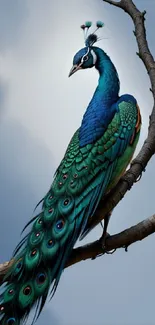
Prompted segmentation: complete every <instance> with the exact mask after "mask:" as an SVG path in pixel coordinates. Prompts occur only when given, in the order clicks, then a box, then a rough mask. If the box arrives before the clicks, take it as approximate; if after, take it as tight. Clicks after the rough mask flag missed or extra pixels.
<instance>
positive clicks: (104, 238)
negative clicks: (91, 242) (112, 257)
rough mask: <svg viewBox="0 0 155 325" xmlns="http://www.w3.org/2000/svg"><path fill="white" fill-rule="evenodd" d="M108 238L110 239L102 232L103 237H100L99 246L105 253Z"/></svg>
mask: <svg viewBox="0 0 155 325" xmlns="http://www.w3.org/2000/svg"><path fill="white" fill-rule="evenodd" d="M108 237H110V235H109V234H108V233H107V232H106V233H104V232H103V235H102V237H101V245H102V249H103V251H104V252H105V253H107V251H106V240H107V238H108Z"/></svg>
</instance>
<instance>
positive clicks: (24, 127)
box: [0, 0, 155, 325]
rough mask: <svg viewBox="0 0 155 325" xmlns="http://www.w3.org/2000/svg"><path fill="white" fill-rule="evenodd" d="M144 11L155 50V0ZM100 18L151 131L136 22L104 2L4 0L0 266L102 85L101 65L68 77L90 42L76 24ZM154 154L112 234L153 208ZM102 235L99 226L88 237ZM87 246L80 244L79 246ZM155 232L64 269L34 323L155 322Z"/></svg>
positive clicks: (143, 1)
mask: <svg viewBox="0 0 155 325" xmlns="http://www.w3.org/2000/svg"><path fill="white" fill-rule="evenodd" d="M135 3H136V4H137V6H138V7H139V8H140V9H141V10H144V9H146V10H147V16H146V19H147V21H146V26H147V39H148V41H149V45H150V48H151V50H152V53H153V54H154V55H155V41H154V27H155V26H154V25H155V23H154V21H155V0H136V1H135ZM85 20H92V21H94V22H96V20H103V21H104V23H105V28H104V29H102V30H101V31H100V33H99V35H100V36H103V37H109V39H108V40H107V39H105V40H103V41H101V42H99V43H98V46H100V47H102V48H103V49H104V50H105V51H106V52H107V53H108V54H109V55H110V57H111V59H112V61H113V62H114V64H115V65H116V67H117V70H118V73H119V77H120V82H121V94H122V93H126V92H127V93H131V94H133V95H134V96H135V97H136V98H137V101H138V103H139V106H140V108H141V112H142V118H143V128H142V134H141V139H140V143H139V146H138V148H140V146H141V144H142V142H143V140H144V137H145V136H146V134H147V126H148V116H149V114H150V112H151V109H152V104H153V101H152V97H151V93H150V91H149V88H150V83H149V79H148V75H147V73H146V71H145V68H144V66H143V64H142V62H141V61H140V60H139V58H138V57H137V56H136V54H135V53H136V51H137V45H136V41H135V37H134V35H133V33H132V30H133V24H132V22H131V19H130V18H129V17H128V16H127V15H126V14H125V13H124V12H123V11H121V10H120V9H117V8H114V7H113V6H110V5H108V4H104V3H103V1H102V0H95V1H94V0H85V1H83V0H66V1H58V0H33V1H32V0H14V1H12V0H0V204H1V227H0V247H1V254H0V262H3V261H6V260H8V259H9V258H10V256H11V254H12V251H13V249H14V247H15V246H16V244H17V243H18V242H19V240H20V237H19V235H20V231H21V229H22V228H23V227H24V225H25V223H26V222H27V221H28V220H29V219H30V218H31V216H32V212H33V209H34V207H35V205H36V203H37V202H38V201H39V200H40V199H41V198H42V197H43V196H44V195H45V194H46V192H47V191H48V189H49V187H50V185H51V182H52V179H53V174H54V171H55V169H56V167H57V165H58V164H59V162H60V160H61V159H62V157H63V155H64V152H65V149H66V147H67V145H68V142H69V140H70V138H71V136H72V134H73V132H74V131H75V130H76V129H77V128H78V127H79V124H80V121H81V118H82V116H83V114H84V111H85V109H86V107H87V105H88V103H89V101H90V99H91V96H92V94H93V91H94V89H95V87H96V84H97V80H98V74H97V72H96V71H95V69H90V70H88V71H83V72H79V73H77V74H75V75H74V76H73V77H72V78H68V73H69V70H70V68H71V66H72V58H73V56H74V54H75V53H76V52H77V51H78V50H79V49H80V48H82V47H83V46H84V41H83V34H82V31H81V30H80V28H79V26H80V25H81V24H82V23H84V22H85ZM154 163H155V161H154V158H153V159H152V161H151V163H150V164H149V166H148V167H147V171H146V173H144V175H143V178H142V180H141V181H140V182H139V183H137V184H136V185H135V186H134V187H133V189H132V191H131V192H129V193H128V194H127V195H126V196H125V198H124V200H123V201H122V202H121V203H120V204H119V205H118V206H117V208H116V209H115V211H114V213H113V216H112V219H111V223H110V226H109V232H110V233H116V232H118V231H121V230H123V229H125V228H126V227H129V226H131V225H133V224H136V223H137V222H139V221H140V220H142V219H144V218H145V217H147V216H150V215H151V214H153V213H154V212H155V203H154V182H155V173H154ZM100 234H101V227H100V226H98V227H97V228H96V229H95V230H94V231H93V232H92V233H91V234H90V235H89V237H88V238H87V239H86V240H85V241H84V242H83V243H85V242H86V241H92V240H94V239H96V238H98V237H99V236H100ZM81 244H82V243H81ZM154 246H155V237H154V235H152V236H150V237H149V238H147V239H146V240H144V241H142V242H140V243H136V244H134V245H133V246H131V247H130V248H129V252H128V253H125V252H124V250H123V249H122V250H118V251H117V252H116V253H115V254H114V255H108V256H104V257H102V258H98V259H96V260H95V261H85V262H81V263H79V264H78V265H75V266H72V267H70V268H69V269H67V270H65V272H64V273H63V276H62V278H61V281H60V284H59V287H58V289H57V293H56V295H55V296H54V299H53V300H52V301H51V302H50V303H47V304H46V307H45V309H44V311H43V312H42V316H41V317H40V319H39V320H38V322H37V324H38V325H43V324H46V325H49V324H50V325H51V324H52V325H73V324H74V325H87V324H89V325H94V324H95V325H101V324H102V325H103V324H105V325H143V324H149V325H151V324H154V300H155V284H154V274H155V253H154Z"/></svg>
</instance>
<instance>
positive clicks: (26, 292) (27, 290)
mask: <svg viewBox="0 0 155 325" xmlns="http://www.w3.org/2000/svg"><path fill="white" fill-rule="evenodd" d="M30 293H31V287H30V286H26V287H25V288H24V290H23V294H24V295H25V296H28V295H29V294H30Z"/></svg>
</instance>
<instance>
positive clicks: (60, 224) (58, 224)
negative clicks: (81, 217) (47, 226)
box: [55, 218, 65, 231]
mask: <svg viewBox="0 0 155 325" xmlns="http://www.w3.org/2000/svg"><path fill="white" fill-rule="evenodd" d="M64 225H65V221H64V220H63V219H62V218H61V219H59V220H58V221H57V222H56V225H55V227H56V230H58V231H61V230H62V229H63V227H64Z"/></svg>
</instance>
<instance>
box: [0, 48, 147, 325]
mask: <svg viewBox="0 0 155 325" xmlns="http://www.w3.org/2000/svg"><path fill="white" fill-rule="evenodd" d="M92 49H94V51H95V49H98V48H93V47H92V48H91V50H92ZM81 51H82V53H83V49H82V50H81ZM97 51H98V50H96V56H97V55H98V60H99V58H100V57H99V55H100V56H104V55H105V53H104V52H103V51H102V52H103V53H102V52H101V54H97ZM82 55H83V54H82ZM84 55H85V54H84ZM89 55H92V53H91V52H90V54H89ZM78 56H79V53H78V54H77V55H76V60H79V59H78ZM87 56H88V50H87ZM94 57H95V56H93V60H94ZM82 58H83V57H82ZM91 59H92V58H91ZM102 60H103V58H102ZM108 60H109V62H111V61H110V59H108ZM82 62H84V61H82ZM107 62H108V61H107V57H106V60H105V66H104V69H103V70H104V73H105V75H106V76H110V79H109V80H112V82H114V81H115V80H116V83H117V80H118V77H117V75H115V69H114V68H113V66H112V63H109V62H108V64H107ZM83 64H85V63H83ZM102 64H103V65H104V60H103V63H102ZM94 65H95V62H94ZM110 65H111V66H110ZM106 66H107V69H108V70H107V71H108V72H107V73H106ZM80 67H81V65H80ZM90 67H92V61H91V60H90ZM97 67H98V69H99V71H100V70H101V68H100V66H99V63H98V66H97V63H96V68H97ZM110 69H111V70H110ZM112 69H114V71H113V70H112ZM112 72H113V74H112ZM100 74H101V75H102V70H101V71H100ZM112 75H113V78H111V76H112ZM99 85H100V87H99V88H97V92H96V93H95V95H94V101H93V100H92V101H91V105H90V108H89V109H88V111H87V114H86V115H85V117H84V120H83V122H82V123H83V124H82V125H81V127H80V128H79V129H78V130H77V131H76V132H75V134H74V136H73V137H72V139H71V142H70V143H69V146H68V148H67V151H66V154H65V156H64V158H63V160H62V162H61V164H60V166H59V167H58V169H57V171H56V174H55V177H54V181H53V184H52V185H51V188H50V190H49V192H48V193H47V195H46V196H45V198H44V199H43V204H42V211H41V213H40V214H39V215H37V216H36V217H35V218H33V219H32V220H31V221H30V222H29V223H28V225H30V224H31V223H32V222H33V225H32V229H31V231H30V232H29V233H28V234H27V235H26V236H25V237H24V238H23V240H22V241H21V243H19V245H18V246H17V248H16V250H15V262H14V264H13V266H12V267H11V268H10V270H9V271H8V273H7V275H6V278H5V280H6V282H7V281H8V283H7V284H6V287H5V290H4V293H3V294H2V296H1V304H0V319H1V324H2V325H17V324H21V322H22V321H23V320H25V319H26V317H27V316H28V315H29V312H30V310H31V308H32V307H33V306H35V307H36V314H35V316H36V317H37V316H38V315H39V314H40V312H41V310H42V308H43V306H44V303H45V301H46V298H47V295H48V293H49V288H50V286H51V284H52V288H51V292H50V295H53V294H54V292H55V290H56V288H57V285H58V282H59V279H60V276H61V273H62V271H63V269H64V267H65V264H66V262H67V259H68V258H69V256H70V253H71V251H72V248H73V246H74V244H75V243H76V241H77V239H78V238H79V237H80V236H83V235H84V234H85V233H86V232H87V231H88V230H89V229H87V224H88V218H89V217H90V216H93V214H94V212H95V210H96V208H97V206H98V204H99V201H100V199H101V197H102V196H103V195H105V194H106V193H107V192H108V191H109V190H110V189H111V188H112V187H113V186H114V185H115V184H116V183H117V182H118V180H119V178H120V177H121V175H122V173H123V172H124V171H125V169H126V167H127V165H128V164H129V162H130V160H131V158H132V155H133V153H134V150H135V148H136V144H137V141H138V138H139V133H140V125H141V120H140V113H139V109H138V106H137V104H136V100H135V99H134V98H133V97H132V96H130V95H124V97H123V96H122V97H120V98H118V95H117V101H116V98H115V97H116V96H115V91H116V93H118V85H117V84H116V87H115V88H116V89H114V86H113V87H110V86H109V83H108V82H107V83H106V80H104V79H103V77H102V80H100V84H99ZM106 85H108V86H109V89H107V92H105V89H106V88H105V87H106ZM101 86H102V87H103V89H104V94H103V95H105V98H106V101H105V102H104V96H103V99H102V97H101V95H100V92H101V88H102V87H101ZM110 91H111V94H112V95H111V96H114V99H113V98H112V97H110V95H109V94H110ZM107 94H108V95H107ZM98 98H99V99H98ZM93 103H94V104H93ZM109 103H110V104H109ZM93 105H94V106H93ZM108 105H109V106H108ZM112 105H113V107H112V108H111V106H112ZM107 107H108V108H107ZM102 111H103V113H104V115H103V116H101V114H100V113H101V112H102ZM108 114H109V115H108ZM103 117H104V118H103ZM102 119H103V121H102ZM107 121H109V122H107ZM102 122H104V123H102ZM93 123H94V124H93ZM92 129H93V130H94V131H93V133H92ZM83 143H85V144H83Z"/></svg>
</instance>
